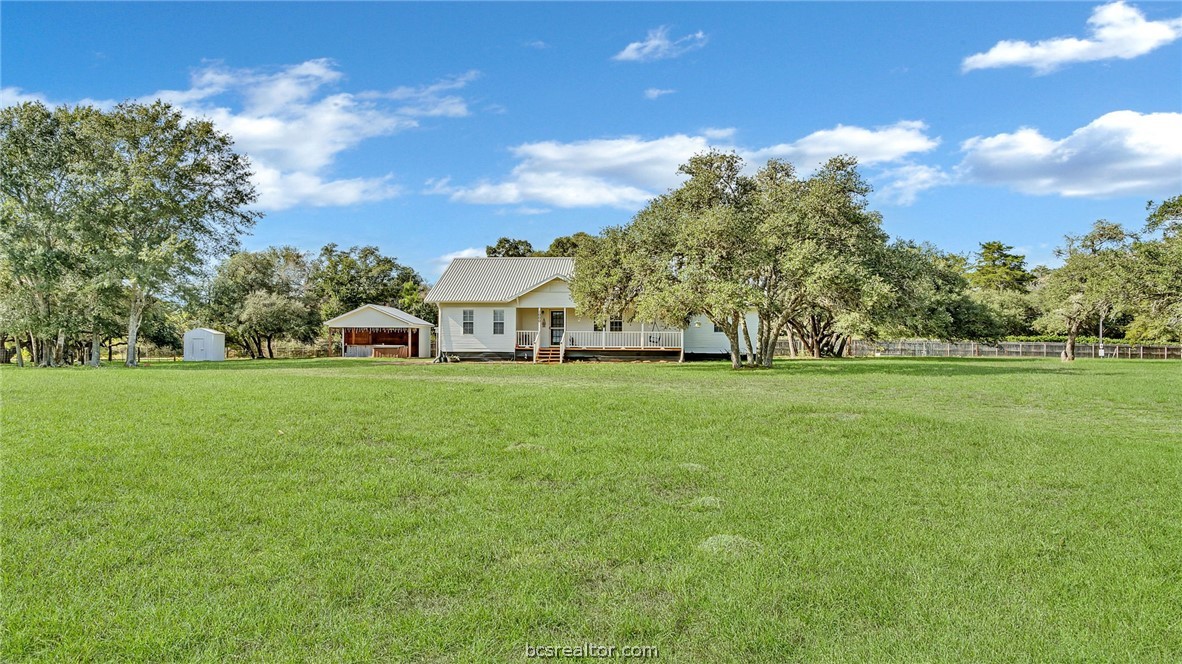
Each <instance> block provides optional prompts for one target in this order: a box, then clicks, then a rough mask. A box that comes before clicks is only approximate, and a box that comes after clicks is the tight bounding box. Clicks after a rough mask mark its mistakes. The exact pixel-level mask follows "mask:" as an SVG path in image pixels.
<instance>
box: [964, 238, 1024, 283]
mask: <svg viewBox="0 0 1182 664" xmlns="http://www.w3.org/2000/svg"><path fill="white" fill-rule="evenodd" d="M1012 249H1013V247H1011V246H1009V245H1007V244H1003V243H1001V242H997V241H992V242H982V243H981V251H980V252H978V254H977V260H976V262H974V263H973V266H972V270H971V271H969V273H968V277H969V281H970V282H971V283H972V285H973V286H974V287H976V288H979V289H982V290H991V291H1015V292H1025V291H1026V290H1027V289H1028V288H1029V286H1030V284H1031V283H1032V282H1033V281H1034V275H1032V274H1031V273H1030V272H1029V271H1028V270H1027V269H1026V257H1025V256H1023V255H1021V254H1013V253H1010V250H1012Z"/></svg>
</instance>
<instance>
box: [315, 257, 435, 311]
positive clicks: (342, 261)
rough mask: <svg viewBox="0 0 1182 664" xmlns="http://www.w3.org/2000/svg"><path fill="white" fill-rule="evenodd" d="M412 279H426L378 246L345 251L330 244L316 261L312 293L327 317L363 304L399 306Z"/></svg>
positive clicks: (417, 280) (415, 280)
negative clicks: (386, 254)
mask: <svg viewBox="0 0 1182 664" xmlns="http://www.w3.org/2000/svg"><path fill="white" fill-rule="evenodd" d="M408 282H409V283H413V284H415V285H418V284H421V283H422V282H423V279H422V277H420V276H419V274H418V273H417V272H415V271H414V270H413V269H411V268H409V267H407V266H405V265H402V264H401V263H399V262H398V260H397V259H396V258H394V257H392V256H383V255H382V253H381V250H380V249H378V248H377V247H374V246H364V247H350V248H349V249H348V250H347V251H345V250H341V249H338V248H337V245H335V244H328V245H325V246H324V248H323V249H321V250H320V255H319V257H318V258H317V259H316V261H315V263H314V265H313V268H312V273H311V275H310V278H309V293H310V294H311V295H312V296H313V297H314V298H315V299H316V300H317V301H318V302H319V303H320V315H321V316H322V317H323V318H324V319H325V320H327V319H330V318H334V317H336V316H339V315H341V314H343V313H345V312H346V311H352V310H353V309H356V308H357V307H360V306H361V305H363V304H382V305H386V306H392V307H396V306H398V301H399V299H400V298H401V297H402V288H403V285H404V284H406V283H408Z"/></svg>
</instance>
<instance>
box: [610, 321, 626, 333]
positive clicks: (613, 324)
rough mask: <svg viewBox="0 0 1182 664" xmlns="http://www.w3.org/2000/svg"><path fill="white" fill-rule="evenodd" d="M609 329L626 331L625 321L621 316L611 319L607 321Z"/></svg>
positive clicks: (611, 330)
mask: <svg viewBox="0 0 1182 664" xmlns="http://www.w3.org/2000/svg"><path fill="white" fill-rule="evenodd" d="M607 330H608V332H623V331H624V321H622V320H620V319H619V318H613V319H611V320H610V321H608V323H607Z"/></svg>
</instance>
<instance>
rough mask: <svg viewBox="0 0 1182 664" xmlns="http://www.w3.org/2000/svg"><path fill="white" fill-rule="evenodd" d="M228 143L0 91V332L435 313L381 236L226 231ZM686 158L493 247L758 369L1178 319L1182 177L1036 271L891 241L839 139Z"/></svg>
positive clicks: (272, 327)
mask: <svg viewBox="0 0 1182 664" xmlns="http://www.w3.org/2000/svg"><path fill="white" fill-rule="evenodd" d="M232 145H233V144H232V141H231V139H230V137H229V136H227V135H225V134H222V133H220V132H218V131H217V130H216V129H215V128H214V127H213V125H212V124H211V123H209V122H208V121H204V120H192V119H186V118H184V117H183V116H182V115H181V114H180V113H179V112H178V111H176V110H175V109H173V108H171V107H170V106H168V105H167V104H165V103H162V102H156V103H153V104H136V103H125V104H120V105H118V106H116V107H115V108H113V109H111V110H109V111H101V110H98V109H95V108H91V107H85V106H80V107H74V108H69V107H58V108H54V109H49V108H47V107H45V106H44V105H42V104H40V103H36V102H31V103H24V104H19V105H16V106H10V107H7V108H4V109H0V337H2V338H0V347H3V348H5V349H7V343H8V342H9V341H10V340H11V342H12V344H13V347H14V351H15V359H16V361H17V362H18V363H22V364H23V362H24V358H25V357H26V356H27V357H29V358H30V359H31V361H32V363H34V364H36V365H39V366H58V365H64V364H72V363H79V362H88V363H91V364H95V365H97V364H98V363H99V360H100V357H101V353H102V350H103V349H104V348H105V349H106V350H107V352H108V353H110V352H111V351H112V349H113V348H114V347H115V346H118V345H124V344H125V345H126V347H127V348H126V358H127V359H126V363H127V364H128V365H132V366H134V365H135V364H136V363H137V360H138V350H137V348H138V345H139V344H140V343H141V341H149V342H151V343H153V344H154V345H157V346H164V347H173V348H176V347H178V346H179V345H180V341H181V340H180V335H181V332H182V330H184V329H188V328H189V327H192V326H196V325H205V326H210V327H215V328H218V329H221V330H223V331H224V332H226V334H227V340H228V341H229V342H230V343H231V344H235V345H237V346H239V347H240V348H241V349H242V350H243V352H245V353H246V354H248V355H250V356H251V357H272V356H273V355H274V351H273V344H274V342H275V341H276V340H280V339H282V340H289V341H296V342H304V343H307V342H311V341H313V340H315V339H317V338H318V337H319V335H320V334H321V333H322V330H323V322H324V321H326V320H328V319H330V318H332V317H334V316H337V315H339V314H341V313H344V312H346V311H349V310H351V309H353V308H356V307H357V306H360V305H361V304H365V303H375V304H388V305H392V306H396V307H398V308H400V309H403V310H405V311H407V312H408V313H411V314H414V315H416V316H419V317H420V318H424V319H426V320H429V321H433V322H434V320H435V315H436V314H435V310H434V308H432V307H427V306H424V304H423V297H424V295H425V290H426V285H425V284H424V282H423V279H422V277H421V276H420V275H419V274H417V273H416V272H415V271H414V270H412V269H411V268H409V267H406V266H404V265H401V264H399V263H398V262H397V260H396V259H395V258H393V257H389V256H383V255H382V254H381V252H380V251H379V250H378V249H377V248H376V247H352V248H350V249H347V250H344V249H340V248H338V247H337V246H336V245H332V244H330V245H327V246H325V247H324V248H322V249H321V250H320V251H319V253H317V254H315V255H313V254H310V253H306V252H303V251H301V250H299V249H296V248H293V247H272V248H269V249H265V250H263V251H253V252H243V251H238V248H239V237H240V236H241V234H243V233H245V232H247V231H249V230H250V228H251V227H252V226H253V225H254V224H255V222H256V221H257V219H259V218H260V216H261V215H260V214H259V213H258V212H255V211H253V210H252V209H251V208H250V206H251V205H252V204H253V203H254V202H255V200H256V199H257V194H256V192H255V189H254V187H253V185H252V184H251V181H250V177H251V171H250V164H249V162H248V161H247V159H246V158H245V157H243V156H241V155H238V154H236V153H235V152H234V150H233V149H232ZM680 172H681V173H682V174H684V175H685V176H686V178H687V179H686V180H685V182H684V183H683V184H682V185H681V186H679V187H677V188H676V189H673V190H671V191H669V192H667V193H665V194H663V195H661V196H658V197H657V198H655V199H653V200H652V201H651V202H650V203H649V204H648V205H646V206H645V207H644V209H642V210H641V211H640V212H638V213H637V214H636V215H635V216H634V217H633V218H632V219H631V220H630V221H629V222H628V223H626V224H624V225H621V226H615V227H609V228H606V229H603V231H602V232H601V233H600V234H599V235H590V234H588V233H575V234H573V235H569V236H562V237H559V238H556V239H555V240H554V241H553V242H552V243H551V244H550V246H549V247H548V248H547V249H546V250H544V251H536V250H534V248H533V247H532V246H531V245H530V243H529V242H526V241H524V240H514V239H512V238H500V239H499V240H498V241H497V243H496V244H494V245H491V246H489V247H487V250H486V252H487V254H488V255H489V256H576V257H577V258H578V261H577V262H576V273H575V275H574V279H573V282H572V292H573V294H574V299H575V301H576V302H577V303H578V306H579V309H580V314H581V315H586V316H589V317H591V318H593V319H595V320H597V321H599V322H600V323H603V324H606V323H607V321H609V320H611V319H615V318H627V319H640V320H645V321H654V322H660V323H665V324H670V325H682V324H684V322H685V320H686V319H687V317H688V316H689V315H690V314H692V313H704V314H705V315H706V316H707V317H709V319H710V320H711V321H712V322H713V323H714V324H715V325H716V326H718V328H719V329H720V330H722V331H723V332H724V333H725V334H726V336H727V338H728V339H729V340H730V346H731V348H732V349H735V350H734V351H733V354H732V358H731V360H732V364H733V365H734V366H736V367H738V366H741V365H742V364H744V363H746V364H747V365H751V366H760V365H761V366H769V365H770V364H771V362H772V356H773V354H774V351H775V345H776V341H777V340H778V339H779V338H781V337H783V336H788V337H792V338H795V339H799V340H800V342H801V344H802V345H803V347H804V348H805V349H807V352H808V353H809V354H811V355H813V356H815V357H821V356H840V355H842V354H843V353H844V351H845V348H846V346H847V344H848V343H849V340H850V339H852V338H857V337H860V338H869V339H874V338H892V337H901V336H909V337H926V338H935V339H945V340H962V339H975V340H983V341H990V340H996V339H1000V338H1004V337H1007V336H1014V335H1034V334H1054V335H1063V336H1064V337H1066V339H1067V340H1068V344H1067V350H1066V351H1065V353H1064V359H1073V358H1074V341H1075V339H1076V338H1077V337H1078V336H1080V335H1081V334H1090V333H1092V332H1093V331H1097V332H1098V331H1099V328H1100V326H1101V325H1103V326H1104V329H1105V330H1106V333H1107V335H1108V336H1110V337H1111V336H1119V337H1123V338H1125V339H1127V340H1134V341H1144V342H1151V341H1165V342H1172V341H1179V340H1182V197H1177V196H1176V197H1174V198H1171V199H1169V200H1166V201H1164V202H1162V203H1160V204H1155V203H1153V202H1150V204H1149V206H1148V210H1149V214H1148V217H1147V220H1146V222H1145V224H1144V226H1143V227H1141V228H1139V229H1136V230H1130V229H1125V228H1123V227H1121V226H1120V225H1118V224H1115V223H1111V222H1108V221H1098V222H1096V223H1095V224H1094V226H1093V227H1092V229H1091V230H1090V231H1089V232H1088V233H1086V234H1083V235H1079V236H1069V237H1067V238H1066V241H1065V243H1064V245H1063V246H1062V247H1061V248H1059V250H1058V255H1059V257H1060V258H1061V259H1062V265H1061V266H1060V267H1057V268H1055V269H1047V268H1042V267H1040V268H1035V269H1033V270H1031V269H1028V268H1027V267H1026V263H1025V258H1024V257H1023V256H1020V255H1017V254H1015V253H1013V249H1012V247H1009V246H1007V245H1005V244H1003V243H1001V242H996V241H994V242H986V243H984V244H982V245H981V248H980V251H979V252H977V253H976V254H975V255H973V256H963V255H958V254H953V253H948V252H944V251H941V250H940V249H938V248H936V247H934V246H932V245H929V244H919V243H915V242H912V241H908V240H898V239H895V240H892V239H891V238H889V237H888V236H887V234H886V233H885V232H884V231H883V230H882V217H881V215H880V214H879V213H878V212H876V211H874V210H871V209H870V208H869V206H868V202H867V198H866V197H867V194H868V193H869V192H870V187H869V185H868V184H867V183H866V182H865V181H864V179H863V178H862V176H861V174H860V173H859V172H858V168H857V162H856V160H855V159H853V158H850V157H836V158H834V159H831V160H830V161H829V162H828V163H826V164H825V165H824V166H823V167H822V168H821V169H819V170H818V171H817V172H816V173H814V174H812V175H810V176H808V177H802V176H800V175H799V174H798V173H797V172H796V171H795V169H794V168H793V166H792V164H790V163H788V162H784V161H779V160H772V161H769V162H768V163H767V164H766V165H765V166H764V167H763V168H762V169H760V170H759V171H758V172H757V173H755V174H754V175H748V174H746V170H745V165H744V164H743V162H742V160H741V159H740V158H739V157H738V156H736V155H734V154H724V153H719V152H709V153H705V154H700V155H697V156H695V157H693V158H692V159H690V160H689V162H688V163H686V164H684V165H683V166H682V167H681V168H680ZM751 312H754V314H755V315H756V316H757V318H758V320H759V325H758V326H749V325H748V314H749V313H751ZM740 339H742V341H743V343H742V344H741V343H740ZM793 346H795V345H793ZM742 347H746V348H748V349H750V352H748V353H747V355H746V357H745V358H744V357H740V355H739V351H738V349H740V348H742ZM7 354H8V353H7V352H5V355H7Z"/></svg>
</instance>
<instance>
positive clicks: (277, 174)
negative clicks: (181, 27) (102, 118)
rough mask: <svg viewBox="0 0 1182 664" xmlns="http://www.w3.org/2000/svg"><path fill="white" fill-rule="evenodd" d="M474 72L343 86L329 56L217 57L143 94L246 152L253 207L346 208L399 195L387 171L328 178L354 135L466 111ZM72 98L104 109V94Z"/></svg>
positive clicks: (0, 92)
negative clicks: (391, 84)
mask: <svg viewBox="0 0 1182 664" xmlns="http://www.w3.org/2000/svg"><path fill="white" fill-rule="evenodd" d="M479 75H480V74H479V72H477V71H474V70H473V71H468V72H465V73H463V74H460V75H457V76H452V77H448V78H444V79H441V80H439V81H436V82H435V83H431V84H428V85H421V86H402V87H397V88H394V89H392V90H389V91H372V90H371V91H363V92H359V93H350V92H341V91H339V90H337V89H336V88H337V86H338V85H339V84H340V83H342V82H343V81H344V78H345V77H344V74H343V73H342V72H341V71H340V70H339V69H338V68H337V66H336V64H335V63H333V62H332V61H331V60H328V59H323V58H322V59H316V60H308V61H306V62H301V63H298V64H294V65H288V66H284V67H280V68H278V69H267V70H264V69H258V68H244V69H235V68H230V67H226V66H224V65H222V64H221V63H218V62H213V63H206V64H204V65H202V66H201V67H200V68H198V69H196V70H194V71H193V72H192V73H191V75H190V78H189V87H188V88H186V89H183V90H160V91H157V92H155V93H153V94H150V95H145V96H144V97H141V98H140V99H139V101H143V102H148V101H152V100H155V99H163V100H164V101H167V102H169V103H171V104H173V105H175V106H177V107H178V108H180V109H181V110H182V111H183V112H184V113H186V114H187V115H189V116H193V117H204V118H209V119H210V120H212V121H213V123H214V125H215V126H216V127H217V128H218V129H219V130H220V131H224V132H226V133H228V134H230V136H232V137H233V138H234V144H235V147H236V148H237V149H238V150H240V151H241V152H244V153H245V154H247V155H248V156H249V157H250V160H251V165H252V168H253V170H254V183H255V186H256V187H257V189H258V192H259V203H258V205H259V207H260V208H262V209H266V210H282V209H285V208H290V207H294V206H297V205H312V206H335V205H354V204H358V203H365V202H370V201H378V200H383V199H387V198H391V197H394V196H397V195H398V194H399V193H400V192H401V189H400V188H399V187H398V186H396V185H395V184H394V183H393V176H392V175H390V174H385V175H381V176H378V177H357V178H343V179H333V178H332V177H331V176H330V175H329V172H330V171H331V169H332V167H333V165H334V164H335V163H336V159H337V157H338V156H339V155H340V154H341V153H342V152H344V151H346V150H349V149H352V148H354V147H356V146H358V145H359V144H361V143H362V142H364V141H366V140H368V139H371V138H375V137H378V136H387V135H390V134H394V133H396V132H399V131H402V130H405V129H410V128H413V127H416V126H418V124H419V121H420V119H421V118H426V117H448V118H456V117H464V116H466V115H469V110H468V105H467V102H466V101H465V100H464V98H463V97H461V96H460V95H459V94H457V92H458V91H459V90H461V89H463V88H464V87H466V86H467V85H468V84H469V83H471V82H472V81H474V80H476V79H477V78H478V77H479ZM22 101H42V102H44V103H46V104H51V103H53V102H50V101H48V100H46V99H45V97H44V96H42V95H40V94H36V93H29V92H25V91H24V90H21V89H20V88H14V87H6V88H0V103H2V104H3V105H5V106H7V105H9V104H14V103H19V102H22ZM73 103H80V104H91V105H95V106H100V107H103V108H108V107H110V106H113V105H114V102H112V101H109V100H91V99H83V100H78V101H76V102H73Z"/></svg>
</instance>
